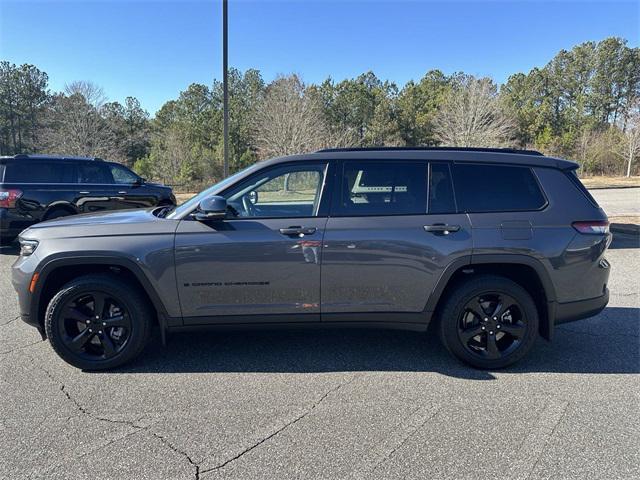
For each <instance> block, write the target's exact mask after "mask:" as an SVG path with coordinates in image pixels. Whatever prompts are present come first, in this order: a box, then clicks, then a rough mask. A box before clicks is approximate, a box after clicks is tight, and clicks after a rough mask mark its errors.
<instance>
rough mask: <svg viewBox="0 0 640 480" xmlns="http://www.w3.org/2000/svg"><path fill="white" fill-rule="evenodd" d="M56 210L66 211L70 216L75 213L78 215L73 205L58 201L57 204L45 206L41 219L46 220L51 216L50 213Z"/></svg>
mask: <svg viewBox="0 0 640 480" xmlns="http://www.w3.org/2000/svg"><path fill="white" fill-rule="evenodd" d="M56 210H66V211H67V212H69V213H70V214H71V215H76V214H77V213H79V211H78V209H77V208H76V206H75V205H74V204H72V203H69V202H64V201H58V202H53V203H50V204H49V205H47V208H46V209H45V211H44V213H43V214H42V219H43V220H47V217H48V216H49V215H50V214H51V212H54V211H56Z"/></svg>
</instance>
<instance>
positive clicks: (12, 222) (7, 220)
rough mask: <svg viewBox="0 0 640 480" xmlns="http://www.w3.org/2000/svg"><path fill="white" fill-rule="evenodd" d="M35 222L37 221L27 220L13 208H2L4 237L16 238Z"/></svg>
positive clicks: (0, 229) (0, 221) (0, 226)
mask: <svg viewBox="0 0 640 480" xmlns="http://www.w3.org/2000/svg"><path fill="white" fill-rule="evenodd" d="M33 223H35V221H30V220H25V218H24V217H22V216H20V215H17V214H16V213H14V211H13V210H10V209H7V208H0V236H1V237H2V238H15V237H17V236H18V235H19V234H20V232H22V231H23V230H24V229H25V228H27V227H29V226H30V225H31V224H33Z"/></svg>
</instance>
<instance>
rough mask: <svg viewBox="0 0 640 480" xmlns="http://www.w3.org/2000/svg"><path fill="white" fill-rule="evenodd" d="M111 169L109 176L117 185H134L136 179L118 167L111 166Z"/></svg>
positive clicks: (129, 172) (127, 171)
mask: <svg viewBox="0 0 640 480" xmlns="http://www.w3.org/2000/svg"><path fill="white" fill-rule="evenodd" d="M109 168H110V169H111V175H113V180H114V181H115V182H116V183H119V184H127V183H136V181H137V180H138V177H137V176H136V175H135V174H134V173H133V172H131V171H130V170H127V169H126V168H124V167H121V166H120V165H115V164H111V165H109Z"/></svg>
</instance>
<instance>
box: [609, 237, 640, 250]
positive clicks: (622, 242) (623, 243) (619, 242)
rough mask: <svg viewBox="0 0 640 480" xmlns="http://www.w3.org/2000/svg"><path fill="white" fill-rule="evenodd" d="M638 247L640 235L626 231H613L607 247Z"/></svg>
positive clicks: (639, 245) (639, 246)
mask: <svg viewBox="0 0 640 480" xmlns="http://www.w3.org/2000/svg"><path fill="white" fill-rule="evenodd" d="M619 248H640V236H638V235H630V234H626V233H614V234H613V241H612V242H611V245H609V249H619Z"/></svg>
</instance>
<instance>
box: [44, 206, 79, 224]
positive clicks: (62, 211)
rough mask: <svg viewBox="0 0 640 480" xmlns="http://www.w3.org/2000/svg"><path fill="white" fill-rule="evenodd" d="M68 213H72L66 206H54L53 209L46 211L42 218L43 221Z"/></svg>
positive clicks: (68, 214)
mask: <svg viewBox="0 0 640 480" xmlns="http://www.w3.org/2000/svg"><path fill="white" fill-rule="evenodd" d="M70 215H74V213H73V212H71V211H70V210H67V209H66V208H54V209H53V210H51V211H49V212H47V214H46V215H45V216H44V218H43V221H47V220H53V219H54V218H62V217H68V216H70Z"/></svg>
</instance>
